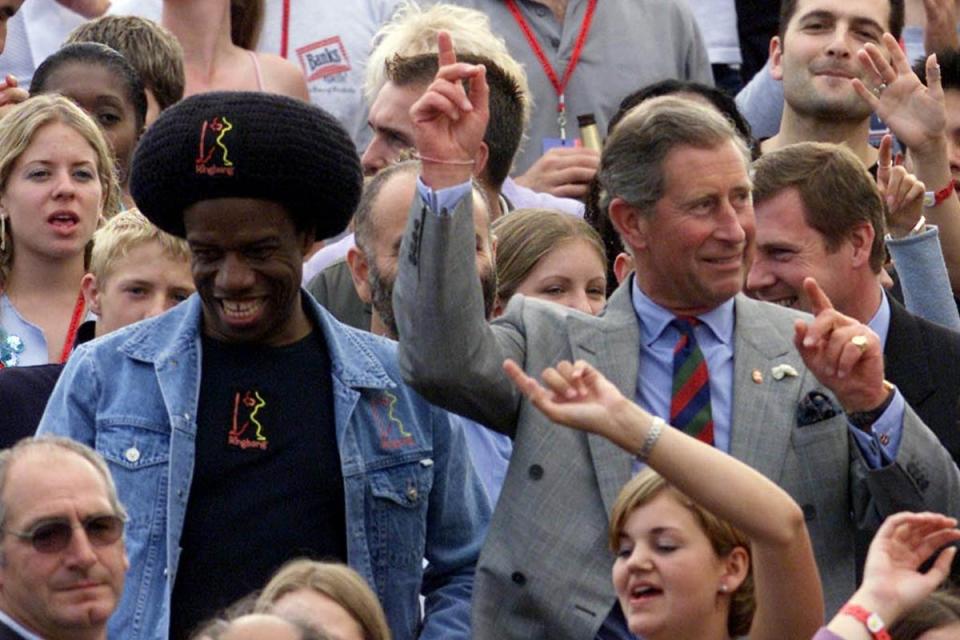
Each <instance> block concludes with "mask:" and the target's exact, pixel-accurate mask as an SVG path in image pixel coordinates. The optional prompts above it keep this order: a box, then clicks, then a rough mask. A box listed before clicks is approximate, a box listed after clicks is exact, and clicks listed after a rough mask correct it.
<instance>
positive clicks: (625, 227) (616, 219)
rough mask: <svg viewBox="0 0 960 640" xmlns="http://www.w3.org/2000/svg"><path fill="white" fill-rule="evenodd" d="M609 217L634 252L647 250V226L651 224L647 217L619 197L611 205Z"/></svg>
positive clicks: (624, 241)
mask: <svg viewBox="0 0 960 640" xmlns="http://www.w3.org/2000/svg"><path fill="white" fill-rule="evenodd" d="M607 215H609V216H610V222H611V223H613V228H614V229H616V230H617V233H618V234H619V235H620V239H621V240H622V241H623V243H624V244H625V245H630V247H631V248H632V249H633V250H634V252H636V251H637V250H643V249H646V248H647V233H648V229H647V226H648V225H649V224H650V220H649V217H648V216H647V215H645V214H643V213H641V212H640V210H639V209H637V207H635V206H634V205H632V204H630V203H629V202H627V201H626V200H624V199H623V198H619V197H618V198H614V199H613V201H612V202H611V203H610V208H609V209H608V210H607ZM634 255H636V253H634Z"/></svg>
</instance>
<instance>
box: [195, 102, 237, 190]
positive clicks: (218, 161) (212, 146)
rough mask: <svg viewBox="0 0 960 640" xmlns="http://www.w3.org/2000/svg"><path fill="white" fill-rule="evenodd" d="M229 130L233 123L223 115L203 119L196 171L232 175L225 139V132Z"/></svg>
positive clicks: (210, 174)
mask: <svg viewBox="0 0 960 640" xmlns="http://www.w3.org/2000/svg"><path fill="white" fill-rule="evenodd" d="M231 131H233V125H232V124H231V123H230V121H229V120H227V118H226V117H225V116H217V117H215V118H211V119H210V120H204V121H203V125H202V126H201V127H200V149H199V152H198V153H197V166H196V171H197V173H199V174H202V175H208V176H216V175H226V176H232V175H233V171H234V166H233V161H232V160H230V157H229V156H230V149H229V148H228V147H227V143H226V141H225V138H226V137H227V134H228V133H230V132H231ZM231 137H232V136H231Z"/></svg>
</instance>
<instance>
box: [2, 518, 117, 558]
mask: <svg viewBox="0 0 960 640" xmlns="http://www.w3.org/2000/svg"><path fill="white" fill-rule="evenodd" d="M123 525H124V521H123V518H121V517H119V516H112V515H107V516H93V517H92V518H87V519H86V520H84V521H83V522H82V523H81V525H80V526H81V527H83V530H84V532H85V533H86V534H87V539H88V540H89V541H90V544H92V545H93V546H95V547H105V546H107V545H108V544H113V543H114V542H116V541H117V540H119V539H120V536H122V535H123ZM75 528H76V527H74V526H73V524H71V523H70V521H69V520H45V521H43V522H41V523H40V524H38V525H37V526H35V527H34V528H33V529H31V530H29V531H11V530H10V529H4V531H5V532H6V533H9V534H10V535H12V536H16V537H17V538H20V539H21V540H29V541H30V544H31V545H33V548H34V549H36V550H37V551H39V552H40V553H57V552H59V551H63V550H64V549H66V548H67V547H68V546H69V545H70V540H71V538H73V530H74V529H75Z"/></svg>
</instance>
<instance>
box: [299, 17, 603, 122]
mask: <svg viewBox="0 0 960 640" xmlns="http://www.w3.org/2000/svg"><path fill="white" fill-rule="evenodd" d="M287 1H289V0H287ZM506 2H507V8H508V9H510V13H512V14H513V19H514V20H516V21H517V24H518V25H519V26H520V30H521V31H523V35H524V37H526V39H527V42H528V43H529V44H530V49H532V50H533V53H534V55H536V56H537V59H538V60H539V61H540V66H542V67H543V72H544V73H545V74H547V79H548V80H550V84H552V85H553V89H554V91H556V92H557V124H558V125H560V139H561V140H566V139H567V104H566V99H565V98H564V92H565V91H566V88H567V83H568V82H570V77H571V76H572V75H573V70H574V69H576V68H577V63H578V62H579V61H580V53H581V52H582V51H583V45H584V43H585V42H586V41H587V33H588V32H589V31H590V23H591V22H592V21H593V14H594V12H595V11H596V9H597V0H590V2H589V4H588V5H587V13H586V15H584V16H583V22H582V23H581V24H580V33H578V34H577V41H576V44H574V47H573V53H572V54H571V56H570V62H568V63H567V68H566V69H564V71H563V79H562V80H560V79H558V78H557V72H556V71H554V70H553V65H551V64H550V61H549V60H547V55H546V54H545V53H544V52H543V47H541V46H540V43H539V42H537V37H536V36H535V35H533V30H532V29H531V28H530V25H529V24H528V23H527V20H526V18H524V17H523V14H522V13H520V8H519V7H518V6H517V3H516V0H506Z"/></svg>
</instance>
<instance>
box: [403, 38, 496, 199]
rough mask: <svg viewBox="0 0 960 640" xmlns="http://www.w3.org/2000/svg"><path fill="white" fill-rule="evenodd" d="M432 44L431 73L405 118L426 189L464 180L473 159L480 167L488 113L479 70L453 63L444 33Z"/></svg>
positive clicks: (481, 68)
mask: <svg viewBox="0 0 960 640" xmlns="http://www.w3.org/2000/svg"><path fill="white" fill-rule="evenodd" d="M437 44H438V47H439V52H438V54H437V57H438V62H439V69H437V75H436V77H435V78H434V80H433V82H432V83H431V84H430V86H429V87H428V88H427V91H426V93H424V94H423V95H422V96H420V99H419V100H417V101H416V102H415V103H414V104H413V106H412V107H410V118H411V120H413V127H414V144H415V145H416V147H417V151H418V152H419V154H420V159H421V160H422V162H423V170H422V172H421V177H422V179H423V181H424V183H425V184H426V185H428V186H429V187H431V188H433V189H442V188H443V187H449V186H452V185H454V184H460V183H462V182H466V181H467V180H469V179H470V176H471V174H472V173H473V172H474V166H475V164H476V163H477V162H478V160H479V161H481V164H482V157H481V156H482V155H484V154H485V153H486V147H485V146H484V144H483V135H484V133H485V132H486V130H487V121H488V120H489V119H490V112H489V108H488V100H489V89H488V87H487V79H486V69H485V68H484V66H483V65H476V64H467V63H463V62H457V54H456V52H455V51H454V50H453V41H452V40H451V38H450V34H449V33H447V32H445V31H441V32H440V34H439V36H438V38H437Z"/></svg>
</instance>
